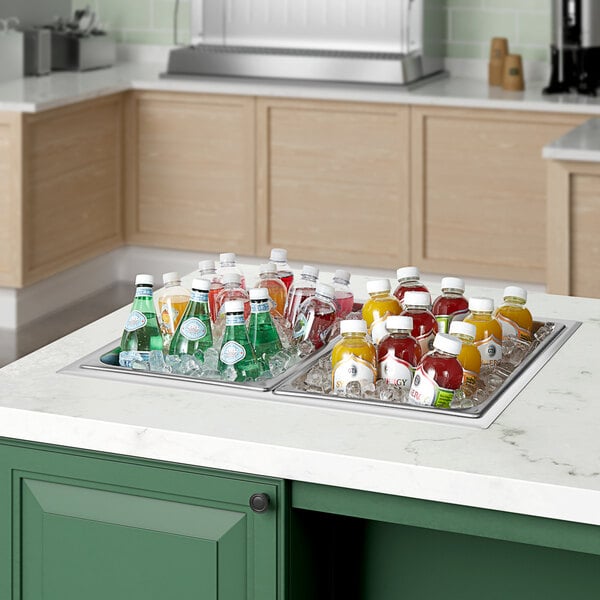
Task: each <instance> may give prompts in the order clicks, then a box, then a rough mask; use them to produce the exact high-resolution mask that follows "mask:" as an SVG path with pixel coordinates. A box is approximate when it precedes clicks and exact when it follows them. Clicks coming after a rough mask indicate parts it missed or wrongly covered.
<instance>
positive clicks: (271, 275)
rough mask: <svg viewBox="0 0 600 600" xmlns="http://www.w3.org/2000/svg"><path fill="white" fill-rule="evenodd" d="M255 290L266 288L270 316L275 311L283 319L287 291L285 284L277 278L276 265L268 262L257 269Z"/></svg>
mask: <svg viewBox="0 0 600 600" xmlns="http://www.w3.org/2000/svg"><path fill="white" fill-rule="evenodd" d="M256 287H257V288H267V290H269V297H270V299H271V315H273V314H274V312H275V311H276V312H277V313H279V315H280V316H282V317H283V313H284V312H285V301H286V300H287V290H286V288H285V283H283V281H281V279H279V277H278V276H277V265H276V264H275V263H272V262H269V263H265V264H264V265H260V267H258V281H257V282H256Z"/></svg>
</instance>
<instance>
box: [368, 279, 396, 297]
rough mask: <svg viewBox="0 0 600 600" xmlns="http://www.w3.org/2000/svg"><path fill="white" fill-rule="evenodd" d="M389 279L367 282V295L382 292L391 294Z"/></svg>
mask: <svg viewBox="0 0 600 600" xmlns="http://www.w3.org/2000/svg"><path fill="white" fill-rule="evenodd" d="M391 289H392V288H391V285H390V280H389V279H373V280H371V281H367V293H368V294H378V293H380V292H389V291H390V290H391Z"/></svg>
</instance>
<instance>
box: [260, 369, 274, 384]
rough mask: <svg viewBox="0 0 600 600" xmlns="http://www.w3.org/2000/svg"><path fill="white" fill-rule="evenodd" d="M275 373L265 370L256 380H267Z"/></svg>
mask: <svg viewBox="0 0 600 600" xmlns="http://www.w3.org/2000/svg"><path fill="white" fill-rule="evenodd" d="M272 378H273V375H272V373H271V371H268V370H267V371H263V372H262V373H261V374H260V375H259V376H258V377H257V378H256V381H266V380H267V379H272Z"/></svg>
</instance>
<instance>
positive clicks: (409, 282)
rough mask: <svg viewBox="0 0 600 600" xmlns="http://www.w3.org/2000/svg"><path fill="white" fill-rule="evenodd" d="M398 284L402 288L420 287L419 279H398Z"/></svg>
mask: <svg viewBox="0 0 600 600" xmlns="http://www.w3.org/2000/svg"><path fill="white" fill-rule="evenodd" d="M398 283H399V284H400V285H402V286H407V287H408V286H415V285H420V284H421V281H420V280H419V279H415V278H414V277H409V278H408V279H398Z"/></svg>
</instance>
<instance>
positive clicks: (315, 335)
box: [294, 283, 337, 350]
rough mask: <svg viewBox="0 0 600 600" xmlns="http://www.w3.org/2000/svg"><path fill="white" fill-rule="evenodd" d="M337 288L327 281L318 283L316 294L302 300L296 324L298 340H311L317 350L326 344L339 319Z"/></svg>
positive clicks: (295, 334)
mask: <svg viewBox="0 0 600 600" xmlns="http://www.w3.org/2000/svg"><path fill="white" fill-rule="evenodd" d="M334 296H335V290H334V289H333V286H331V285H329V284H327V283H318V284H317V287H316V290H315V295H314V296H311V297H309V298H307V299H306V300H304V302H302V304H301V305H300V308H299V310H298V316H297V319H296V324H295V325H294V339H295V340H296V341H302V340H309V341H310V342H312V344H313V346H314V347H315V349H316V350H318V349H319V348H321V347H322V346H324V345H325V344H326V343H327V342H328V341H329V338H330V337H331V333H332V329H333V325H334V323H335V322H336V320H337V307H336V305H335V302H334Z"/></svg>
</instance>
